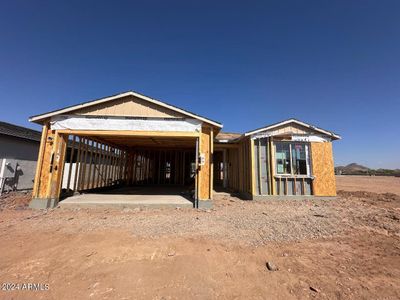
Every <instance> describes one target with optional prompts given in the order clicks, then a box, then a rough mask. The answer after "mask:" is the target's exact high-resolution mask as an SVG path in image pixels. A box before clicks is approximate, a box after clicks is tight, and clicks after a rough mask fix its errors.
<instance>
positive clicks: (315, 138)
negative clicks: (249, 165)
mask: <svg viewBox="0 0 400 300" xmlns="http://www.w3.org/2000/svg"><path fill="white" fill-rule="evenodd" d="M276 135H279V133H276V134H271V133H268V132H264V133H258V134H255V135H253V136H251V138H252V139H253V140H256V139H261V138H266V137H272V136H276ZM291 140H292V141H294V142H314V143H323V142H330V141H331V138H330V137H328V136H322V135H313V134H305V135H292V136H291Z"/></svg>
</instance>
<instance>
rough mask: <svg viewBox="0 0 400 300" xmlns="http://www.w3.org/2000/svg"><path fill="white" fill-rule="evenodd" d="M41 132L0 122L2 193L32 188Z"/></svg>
mask: <svg viewBox="0 0 400 300" xmlns="http://www.w3.org/2000/svg"><path fill="white" fill-rule="evenodd" d="M40 137H41V133H40V132H38V131H36V130H32V129H29V128H25V127H21V126H17V125H13V124H10V123H6V122H0V193H1V192H2V191H9V190H26V189H32V187H33V180H34V177H35V171H36V161H37V157H38V152H39V146H40Z"/></svg>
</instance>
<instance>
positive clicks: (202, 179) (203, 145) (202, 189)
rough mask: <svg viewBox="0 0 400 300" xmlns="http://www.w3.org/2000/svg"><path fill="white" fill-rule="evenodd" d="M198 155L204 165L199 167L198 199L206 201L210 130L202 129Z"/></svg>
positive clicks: (207, 195)
mask: <svg viewBox="0 0 400 300" xmlns="http://www.w3.org/2000/svg"><path fill="white" fill-rule="evenodd" d="M200 153H202V154H204V156H205V163H204V165H202V166H201V167H200V171H199V199H200V200H208V199H210V198H211V195H210V184H211V183H210V180H211V159H212V154H211V128H210V127H207V126H203V127H202V132H201V134H200Z"/></svg>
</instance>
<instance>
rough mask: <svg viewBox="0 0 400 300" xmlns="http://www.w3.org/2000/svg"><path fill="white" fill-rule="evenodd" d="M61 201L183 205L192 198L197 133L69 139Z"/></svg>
mask: <svg viewBox="0 0 400 300" xmlns="http://www.w3.org/2000/svg"><path fill="white" fill-rule="evenodd" d="M68 141H69V142H68V147H67V151H66V157H65V163H64V169H63V170H64V171H63V178H62V190H61V191H62V192H61V199H62V201H61V202H60V205H61V206H66V205H73V206H76V205H77V204H81V205H83V206H85V205H88V206H93V205H98V206H102V205H113V206H114V205H122V206H135V205H138V206H147V205H148V206H159V207H162V206H171V205H172V206H188V207H193V205H194V203H195V199H196V191H197V186H196V185H197V184H196V176H197V170H198V166H197V164H196V162H197V159H196V153H198V151H196V149H198V138H197V137H193V136H191V137H174V136H168V137H163V136H137V137H136V136H135V137H130V136H123V135H114V136H82V135H70V136H69V139H68Z"/></svg>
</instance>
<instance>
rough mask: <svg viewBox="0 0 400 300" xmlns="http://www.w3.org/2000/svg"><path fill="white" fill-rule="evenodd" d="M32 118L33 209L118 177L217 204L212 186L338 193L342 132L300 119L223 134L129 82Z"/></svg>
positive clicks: (258, 193) (249, 193)
mask: <svg viewBox="0 0 400 300" xmlns="http://www.w3.org/2000/svg"><path fill="white" fill-rule="evenodd" d="M226 113H228V112H226ZM30 121H31V122H35V123H38V124H41V125H42V126H43V135H42V139H41V147H40V153H39V158H38V168H37V174H36V180H35V185H34V190H33V200H32V202H31V206H32V207H36V208H46V207H54V206H55V205H57V203H58V201H59V198H60V196H61V194H62V193H64V195H65V194H71V193H73V192H86V191H94V190H96V191H101V190H104V189H105V188H109V187H113V186H121V185H124V186H127V187H130V186H133V187H139V186H141V187H143V186H150V187H151V190H152V191H156V190H157V191H158V192H159V194H162V193H168V191H169V192H171V191H173V189H172V187H173V188H174V191H176V188H177V187H181V191H183V190H188V189H190V190H192V189H193V190H194V196H193V198H194V200H195V201H194V202H195V206H196V207H208V206H209V205H210V204H211V200H212V195H213V189H214V186H221V187H225V188H228V189H229V190H232V191H235V192H238V193H240V194H241V195H242V196H243V197H244V198H248V199H259V198H268V197H276V196H284V197H294V196H297V197H299V196H300V197H307V196H335V195H336V187H335V177H334V167H333V154H332V143H331V142H332V141H333V140H337V139H340V136H338V135H337V134H335V133H333V132H330V131H327V130H324V129H321V128H318V127H315V126H312V125H310V124H307V123H304V122H301V121H299V120H296V119H289V120H286V121H283V122H280V123H277V124H272V125H268V126H265V127H262V128H259V129H256V130H253V131H250V132H247V133H244V134H234V133H222V132H220V131H221V128H222V124H221V123H219V122H216V121H213V120H211V119H208V118H205V117H202V116H199V115H197V114H195V113H192V112H189V111H186V110H183V109H180V108H178V107H176V106H173V105H170V104H167V103H165V102H162V101H159V100H155V99H152V98H150V97H147V96H144V95H142V94H139V93H136V92H131V91H130V92H126V93H121V94H118V95H114V96H110V97H106V98H102V99H98V100H93V101H89V102H84V103H81V104H78V105H74V106H70V107H65V108H62V109H59V110H56V111H51V112H48V113H44V114H41V115H37V116H33V117H31V118H30ZM69 145H71V147H69ZM67 146H68V147H67ZM67 148H71V150H69V151H67ZM64 171H66V172H64ZM167 187H171V189H169V190H168V191H167V189H166V188H167ZM135 191H136V190H135V189H132V190H129V192H128V191H127V192H126V193H127V194H133V193H135Z"/></svg>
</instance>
